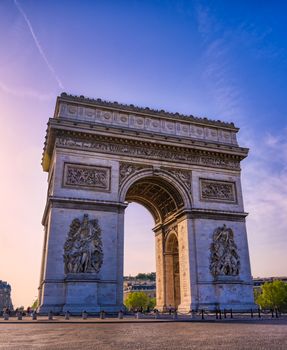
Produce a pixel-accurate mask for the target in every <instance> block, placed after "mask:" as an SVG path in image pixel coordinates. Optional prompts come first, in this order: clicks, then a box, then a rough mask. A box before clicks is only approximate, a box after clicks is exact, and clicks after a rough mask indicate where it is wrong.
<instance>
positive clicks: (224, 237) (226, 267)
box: [210, 225, 240, 277]
mask: <svg viewBox="0 0 287 350" xmlns="http://www.w3.org/2000/svg"><path fill="white" fill-rule="evenodd" d="M212 238H213V242H212V244H211V246H210V272H211V273H212V275H213V276H214V277H218V276H237V275H239V270H240V259H239V255H238V252H237V246H236V244H235V241H234V234H233V231H232V230H231V228H227V227H226V225H223V226H222V227H218V228H217V229H216V230H215V231H214V234H213V237H212Z"/></svg>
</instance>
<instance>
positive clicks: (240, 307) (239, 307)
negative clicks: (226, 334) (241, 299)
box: [195, 303, 258, 312]
mask: <svg viewBox="0 0 287 350" xmlns="http://www.w3.org/2000/svg"><path fill="white" fill-rule="evenodd" d="M251 309H252V310H257V309H258V305H256V304H255V303H242V304H235V303H234V304H232V303H220V304H218V303H216V304H209V303H200V304H198V306H197V308H196V309H195V310H206V311H216V310H221V311H223V310H227V311H228V310H232V311H234V312H236V311H240V312H249V311H250V310H251Z"/></svg>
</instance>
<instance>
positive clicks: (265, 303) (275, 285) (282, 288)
mask: <svg viewBox="0 0 287 350" xmlns="http://www.w3.org/2000/svg"><path fill="white" fill-rule="evenodd" d="M255 302H256V304H258V305H259V306H261V308H263V309H268V308H270V309H276V308H277V309H279V310H286V309H287V284H286V283H284V282H283V281H279V280H276V281H273V282H266V283H264V284H263V286H262V293H260V294H257V295H255Z"/></svg>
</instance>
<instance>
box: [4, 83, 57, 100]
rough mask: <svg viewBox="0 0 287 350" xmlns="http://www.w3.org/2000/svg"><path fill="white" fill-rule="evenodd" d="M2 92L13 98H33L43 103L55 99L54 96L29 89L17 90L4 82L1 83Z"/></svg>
mask: <svg viewBox="0 0 287 350" xmlns="http://www.w3.org/2000/svg"><path fill="white" fill-rule="evenodd" d="M0 90H2V91H3V92H5V93H7V94H10V95H13V96H17V97H32V98H36V99H38V100H43V101H46V100H52V99H54V98H55V96H54V94H42V93H40V92H38V91H35V90H31V89H27V88H21V89H15V88H11V87H9V86H7V85H6V84H4V83H3V82H0Z"/></svg>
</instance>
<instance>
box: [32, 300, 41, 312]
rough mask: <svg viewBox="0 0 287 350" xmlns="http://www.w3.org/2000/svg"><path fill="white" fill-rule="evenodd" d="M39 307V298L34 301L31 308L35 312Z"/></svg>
mask: <svg viewBox="0 0 287 350" xmlns="http://www.w3.org/2000/svg"><path fill="white" fill-rule="evenodd" d="M38 306H39V303H38V298H37V299H35V300H34V302H33V304H32V306H31V308H32V309H33V310H36V309H37V307H38Z"/></svg>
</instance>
